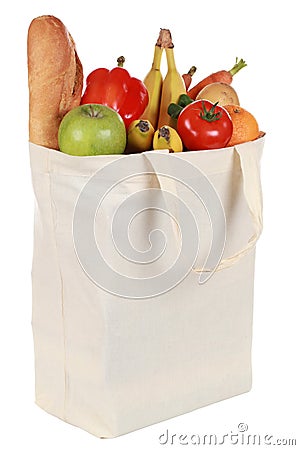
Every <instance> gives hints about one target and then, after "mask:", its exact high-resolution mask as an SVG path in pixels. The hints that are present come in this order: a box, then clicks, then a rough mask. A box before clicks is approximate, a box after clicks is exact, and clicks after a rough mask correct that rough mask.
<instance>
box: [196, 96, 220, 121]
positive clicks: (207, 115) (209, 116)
mask: <svg viewBox="0 0 300 450" xmlns="http://www.w3.org/2000/svg"><path fill="white" fill-rule="evenodd" d="M218 103H219V102H216V103H214V104H213V105H212V107H211V108H210V109H209V110H208V111H207V109H206V106H205V103H204V100H202V110H203V111H201V112H200V117H201V119H203V120H206V121H207V122H215V121H216V120H219V119H220V118H221V116H222V111H218V112H217V113H215V109H216V106H217V104H218Z"/></svg>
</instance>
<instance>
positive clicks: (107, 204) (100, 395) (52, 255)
mask: <svg viewBox="0 0 300 450" xmlns="http://www.w3.org/2000/svg"><path fill="white" fill-rule="evenodd" d="M263 145H264V138H260V139H258V140H257V141H253V142H249V143H245V144H241V145H239V146H236V147H235V148H227V149H221V150H217V151H198V152H186V153H182V154H180V155H177V154H176V155H174V154H166V153H165V152H162V154H164V155H165V156H166V157H167V158H169V160H170V167H171V166H172V164H173V163H172V161H174V160H172V158H176V163H177V162H178V161H179V162H180V161H181V163H182V164H184V163H189V164H191V165H192V166H193V170H194V168H195V169H197V170H198V171H199V173H200V177H199V180H200V178H201V177H202V176H205V177H206V179H207V180H208V182H209V184H210V185H212V186H213V187H214V189H215V191H216V193H217V195H218V198H219V200H220V203H221V204H222V208H223V210H224V215H225V219H226V240H225V246H224V249H223V253H222V257H221V260H220V264H218V266H217V267H216V268H215V270H213V269H214V268H213V267H210V264H209V260H208V259H207V254H208V253H209V251H210V248H211V246H212V244H211V242H212V223H211V220H212V219H211V217H212V216H209V214H208V212H209V211H208V209H207V205H204V204H203V203H202V202H201V201H199V198H197V196H195V195H194V193H193V192H192V193H191V190H190V189H189V185H190V184H191V185H192V183H194V182H195V180H192V179H191V178H192V177H193V173H194V172H193V170H191V175H189V174H188V175H187V176H185V174H184V173H182V174H179V176H178V178H180V177H181V178H183V179H184V183H183V182H180V180H179V181H178V180H176V179H175V177H168V176H166V173H165V171H166V167H165V166H164V167H162V166H160V160H159V158H157V157H156V156H153V155H152V154H151V152H146V153H145V154H139V155H114V156H96V157H95V156H94V157H74V156H68V155H65V154H62V153H61V152H59V151H55V150H51V149H46V148H44V147H40V146H37V145H34V144H31V143H30V160H31V170H32V182H33V189H34V195H35V220H34V252H33V264H32V294H33V309H32V328H33V336H34V350H35V385H36V403H37V404H38V405H39V406H40V407H41V408H43V409H44V410H45V411H47V412H49V413H51V414H53V415H55V416H57V417H59V418H61V419H62V420H64V421H66V422H68V423H71V424H73V425H76V426H78V427H81V428H82V429H84V430H86V431H88V432H90V433H92V434H94V435H96V436H99V437H106V438H109V437H116V436H119V435H122V434H125V433H128V432H130V431H133V430H136V429H139V428H142V427H145V426H148V425H151V424H154V423H157V422H160V421H163V420H166V419H169V418H171V417H174V416H177V415H180V414H183V413H186V412H189V411H192V410H194V409H197V408H199V407H202V406H205V405H208V404H210V403H213V402H217V401H220V400H223V399H226V398H229V397H232V396H235V395H238V394H242V393H245V392H247V391H249V390H250V388H251V378H252V375H251V343H252V309H253V286H254V262H255V244H256V241H257V239H258V238H259V236H260V233H261V231H262V195H261V186H260V158H261V154H262V149H263ZM116 161H117V162H118V161H120V162H121V166H122V164H123V162H124V161H126V163H125V164H127V166H126V167H125V168H124V179H123V180H122V183H120V184H118V185H114V189H110V191H109V195H108V196H107V198H103V199H102V200H103V201H102V202H101V205H100V206H99V208H98V209H97V214H96V216H95V218H94V220H93V227H94V233H95V239H96V240H97V242H98V244H99V248H100V250H101V254H102V255H103V256H104V257H105V258H106V259H107V260H108V265H109V266H112V267H113V266H115V267H114V269H115V271H116V272H118V273H121V274H123V275H122V276H123V278H124V279H125V278H128V279H129V280H131V283H132V279H134V277H136V278H141V277H142V278H143V277H146V278H147V277H148V278H149V277H153V284H154V282H155V280H156V278H155V277H158V276H159V275H161V274H164V273H165V274H166V277H167V275H168V268H169V267H170V264H172V261H173V260H174V258H175V259H176V258H177V257H178V254H179V253H180V223H183V222H184V220H185V217H182V216H184V215H185V214H188V212H189V211H191V212H192V213H193V214H192V215H191V217H194V219H195V223H196V225H197V227H196V228H197V229H198V231H199V235H200V238H199V242H200V244H199V249H198V252H197V256H196V259H195V260H194V262H193V264H192V265H191V268H190V270H189V271H188V273H186V274H185V276H184V277H181V278H182V279H180V280H179V282H178V283H174V286H172V287H170V289H165V290H164V292H162V293H161V294H156V295H153V296H150V295H149V296H148V297H145V298H129V297H128V296H127V297H126V296H124V297H122V295H120V293H119V292H122V286H115V288H116V291H118V293H117V294H114V292H112V289H111V288H109V286H113V284H114V277H113V275H112V278H111V279H109V276H107V277H106V279H105V280H103V283H104V288H102V287H101V286H100V285H99V283H98V280H97V279H96V277H98V276H100V277H101V273H100V274H99V273H98V272H97V271H96V269H95V270H94V267H93V261H92V262H91V267H90V269H87V265H88V261H89V259H88V257H89V255H88V254H87V255H83V256H82V258H83V260H85V257H86V261H87V263H86V264H87V265H84V264H85V263H82V261H80V258H79V254H80V251H81V252H82V251H84V249H85V247H84V239H85V236H84V235H83V237H82V238H81V240H83V244H82V242H81V243H79V244H78V249H76V245H74V233H75V237H76V236H77V235H76V230H74V217H75V215H76V207H77V206H78V207H79V199H80V196H81V195H82V192H85V191H84V190H85V189H86V186H87V183H88V182H89V181H90V180H91V178H93V177H94V176H95V174H96V173H100V175H101V170H103V174H104V175H103V179H102V178H101V176H99V177H98V180H96V181H97V183H98V184H97V186H99V189H100V187H101V183H102V182H103V183H107V186H109V185H110V183H112V182H113V181H114V180H108V179H106V178H105V173H106V174H107V173H108V174H110V172H109V171H108V172H107V170H108V169H109V166H110V164H111V163H115V162H116ZM122 167H123V166H122ZM128 167H130V170H131V171H132V172H133V173H135V176H130V177H127V178H126V173H127V170H128ZM105 168H106V169H105ZM104 169H105V170H106V172H105V171H104ZM170 170H171V169H170ZM99 171H100V172H99ZM183 172H184V171H183ZM107 176H108V175H107ZM189 176H190V179H189ZM204 181H205V180H204ZM149 189H150V191H148V190H149ZM157 191H163V192H164V198H163V201H164V202H165V208H166V209H170V210H171V212H172V216H174V220H170V217H169V216H168V215H166V214H164V213H162V212H161V211H160V208H155V207H152V208H150V209H149V210H148V211H144V213H143V214H139V215H136V216H135V219H136V223H135V227H134V228H133V232H132V235H131V239H132V244H133V247H135V248H139V249H142V251H146V250H149V236H151V238H152V237H153V239H154V235H153V234H152V235H151V231H153V230H157V229H161V228H164V230H165V235H166V236H168V238H169V240H168V246H169V247H171V249H170V252H169V253H168V252H167V251H166V252H164V253H163V252H162V256H161V258H156V259H155V258H154V259H153V261H152V263H151V264H130V263H129V262H128V261H127V260H126V258H123V257H122V254H120V252H117V251H115V250H116V249H115V247H114V245H113V243H111V242H110V241H111V233H112V226H111V224H112V221H113V219H114V213H115V208H116V205H117V206H118V205H122V202H125V201H126V200H128V199H134V195H137V194H141V193H145V195H146V194H147V195H148V194H149V195H150V193H151V195H152V193H156V192H157ZM169 193H170V195H168V194H169ZM155 195H156V194H155ZM176 196H177V197H178V198H180V199H181V200H182V202H183V203H184V208H186V209H182V207H181V206H180V204H179V202H177V200H176ZM149 198H150V197H149ZM151 199H152V197H151ZM159 201H161V199H159ZM145 207H146V205H145ZM128 211H129V207H128V208H127V209H126V208H125V210H124V212H123V216H122V217H123V218H124V220H125V218H126V217H127V216H126V213H127V212H128ZM186 219H187V220H188V218H186ZM84 220H85V219H84ZM86 220H87V221H88V220H89V211H88V209H87V211H86ZM122 220H123V219H122ZM133 222H134V221H133ZM213 225H215V224H213ZM84 226H85V224H84V223H83V228H82V229H83V230H84V229H85V228H84ZM124 227H125V228H124V229H125V230H126V231H127V224H124ZM196 228H195V229H196ZM80 230H81V229H79V231H78V236H80ZM122 231H123V230H122V228H118V233H119V235H122ZM221 232H222V230H221V228H220V230H219V229H218V224H216V225H215V228H214V233H215V234H214V236H213V238H214V239H217V238H218V236H221ZM122 236H123V235H122ZM117 237H118V236H117ZM157 239H158V241H157V242H158V243H159V242H160V240H159V239H160V237H159V236H157ZM220 239H221V238H220ZM75 240H76V239H75ZM122 242H123V243H124V239H123V237H122ZM153 242H154V243H155V242H156V241H154V240H153ZM187 242H188V245H190V243H189V242H190V241H188V240H187ZM75 244H76V242H75ZM81 244H82V245H81ZM195 245H196V243H195ZM86 249H87V250H86V252H87V253H88V252H89V247H88V246H87V247H86ZM77 250H78V251H77ZM134 254H136V253H134ZM140 254H141V253H139V254H138V255H140ZM187 257H188V255H187ZM124 259H125V261H124ZM179 261H181V260H180V259H179ZM182 261H184V259H182ZM96 265H97V261H96V264H95V266H96ZM93 270H94V272H93ZM207 271H208V272H212V271H213V273H212V275H211V277H210V278H209V279H208V280H207V281H206V282H204V283H199V275H200V274H201V273H202V274H203V273H206V272H207ZM89 272H90V273H89ZM179 272H180V270H179ZM179 272H178V273H179ZM91 273H93V275H91ZM108 273H110V272H108ZM174 273H176V272H174ZM179 275H180V273H179ZM100 281H101V280H100ZM100 284H101V283H100ZM115 284H116V283H115ZM107 286H108V287H107ZM146 287H147V289H148V284H147V283H146V282H145V288H146ZM125 288H126V289H127V287H126V286H125V283H124V289H125ZM128 289H131V285H128ZM132 289H133V292H135V291H134V287H133V288H132ZM149 292H151V284H149Z"/></svg>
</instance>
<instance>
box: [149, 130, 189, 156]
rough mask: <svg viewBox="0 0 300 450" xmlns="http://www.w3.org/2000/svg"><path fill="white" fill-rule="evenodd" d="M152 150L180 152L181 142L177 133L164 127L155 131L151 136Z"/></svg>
mask: <svg viewBox="0 0 300 450" xmlns="http://www.w3.org/2000/svg"><path fill="white" fill-rule="evenodd" d="M153 149H154V150H162V149H169V150H172V151H173V152H182V149H183V145H182V140H181V138H180V136H179V134H178V133H177V131H176V130H175V129H174V128H172V127H170V126H168V125H164V126H163V127H161V128H159V129H158V130H156V131H155V133H154V136H153Z"/></svg>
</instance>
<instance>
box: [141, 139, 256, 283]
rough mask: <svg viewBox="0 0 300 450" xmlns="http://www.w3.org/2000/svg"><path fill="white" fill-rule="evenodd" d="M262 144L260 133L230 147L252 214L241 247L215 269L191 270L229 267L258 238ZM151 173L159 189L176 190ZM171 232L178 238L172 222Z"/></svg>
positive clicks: (254, 243) (149, 160)
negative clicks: (246, 240) (251, 227)
mask: <svg viewBox="0 0 300 450" xmlns="http://www.w3.org/2000/svg"><path fill="white" fill-rule="evenodd" d="M263 145H264V137H261V138H260V139H257V140H256V141H252V142H248V143H247V144H239V145H236V146H235V147H234V149H233V152H234V156H235V157H236V161H237V163H238V168H239V169H240V173H241V177H242V186H243V194H244V197H245V200H246V203H247V205H248V208H249V211H250V214H251V218H252V223H253V228H254V232H253V235H252V236H250V238H249V240H248V242H247V244H246V245H245V247H244V248H242V249H241V250H239V251H238V252H236V253H235V254H233V255H231V256H230V257H228V258H224V259H221V261H220V262H219V264H218V266H217V267H216V268H215V269H210V268H208V269H204V268H193V269H192V270H193V271H194V272H196V273H202V272H209V273H211V274H212V273H213V272H214V271H219V270H222V269H225V268H228V267H231V266H232V265H233V264H235V263H236V262H238V261H239V260H240V259H241V258H242V257H244V256H245V255H246V254H247V253H248V252H250V251H251V250H252V249H253V248H254V247H255V245H256V242H257V240H258V239H259V237H260V235H261V232H262V228H263V219H262V210H263V201H262V190H261V182H260V165H259V161H260V157H261V153H262V148H263ZM228 150H229V149H228ZM164 153H165V152H164ZM144 156H145V157H146V158H147V160H148V162H149V163H150V164H151V166H152V167H153V161H151V155H150V154H149V157H148V155H147V152H145V153H144ZM153 169H154V167H153ZM154 173H155V174H156V178H157V182H158V184H159V186H160V188H161V189H166V190H169V191H171V192H174V193H175V194H176V183H175V182H174V180H168V179H162V178H161V177H160V175H159V174H157V173H156V171H155V169H154ZM174 233H175V235H176V237H177V239H179V238H180V233H179V230H178V229H177V227H176V226H175V227H174ZM210 276H211V275H210ZM205 279H208V277H206V278H205Z"/></svg>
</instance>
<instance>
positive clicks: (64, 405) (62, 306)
mask: <svg viewBox="0 0 300 450" xmlns="http://www.w3.org/2000/svg"><path fill="white" fill-rule="evenodd" d="M47 170H48V179H49V193H50V208H51V216H52V224H53V232H54V242H55V250H56V258H57V266H58V271H59V276H60V282H61V314H62V328H63V357H64V358H63V360H64V403H63V418H64V420H66V418H67V417H66V402H67V373H66V334H65V315H64V286H63V277H62V272H61V267H60V263H59V254H58V245H57V240H56V233H55V231H56V220H55V219H54V211H53V208H54V207H55V205H54V203H53V195H52V177H51V175H52V172H51V170H50V160H49V154H48V157H47Z"/></svg>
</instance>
